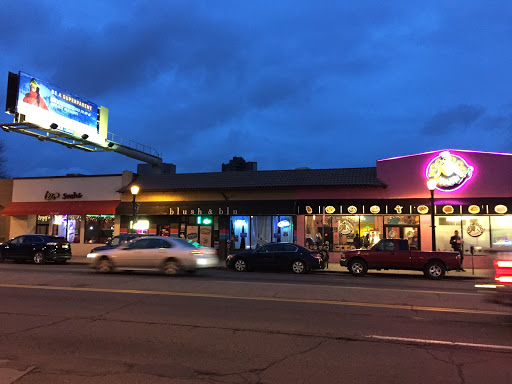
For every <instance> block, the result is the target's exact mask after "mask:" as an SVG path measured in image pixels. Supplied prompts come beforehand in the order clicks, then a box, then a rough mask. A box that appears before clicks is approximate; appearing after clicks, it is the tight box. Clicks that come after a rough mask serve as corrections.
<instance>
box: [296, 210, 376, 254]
mask: <svg viewBox="0 0 512 384" xmlns="http://www.w3.org/2000/svg"><path fill="white" fill-rule="evenodd" d="M366 235H368V241H369V242H368V245H369V246H371V245H373V244H374V243H376V242H378V241H379V240H380V232H378V231H376V229H375V217H374V216H336V215H312V216H306V217H305V241H304V244H305V246H306V248H309V249H319V248H325V247H328V249H329V250H331V251H344V250H349V249H354V248H360V247H361V246H362V245H363V243H362V240H361V237H365V236H366ZM360 242H361V243H360Z"/></svg>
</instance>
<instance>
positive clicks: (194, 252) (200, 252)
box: [191, 249, 203, 255]
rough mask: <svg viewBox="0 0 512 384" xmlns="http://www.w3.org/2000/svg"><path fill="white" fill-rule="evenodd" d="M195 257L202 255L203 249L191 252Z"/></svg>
mask: <svg viewBox="0 0 512 384" xmlns="http://www.w3.org/2000/svg"><path fill="white" fill-rule="evenodd" d="M191 253H192V254H193V255H202V254H203V251H202V250H201V249H194V250H192V252H191Z"/></svg>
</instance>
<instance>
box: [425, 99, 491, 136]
mask: <svg viewBox="0 0 512 384" xmlns="http://www.w3.org/2000/svg"><path fill="white" fill-rule="evenodd" d="M484 113H485V108H484V107H482V106H477V105H467V104H460V105H457V106H455V107H453V108H450V109H447V110H444V111H441V112H438V113H436V114H435V115H434V116H433V117H432V118H431V119H429V120H428V121H427V122H426V123H425V125H424V127H423V133H425V134H428V135H448V134H450V133H453V132H454V131H455V130H458V131H459V133H462V132H461V130H462V131H465V130H467V129H468V128H469V127H470V126H471V125H472V124H474V123H475V122H476V121H477V120H478V119H479V118H481V117H482V116H483V114H484Z"/></svg>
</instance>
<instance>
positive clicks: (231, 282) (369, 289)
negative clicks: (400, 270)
mask: <svg viewBox="0 0 512 384" xmlns="http://www.w3.org/2000/svg"><path fill="white" fill-rule="evenodd" d="M223 283H228V284H242V283H240V282H238V281H223ZM244 283H249V284H261V285H277V286H291V287H297V286H301V287H321V288H338V289H360V290H362V291H364V290H367V291H391V292H411V293H435V294H442V295H463V296H480V295H481V294H480V293H477V292H475V293H473V292H471V293H468V292H453V291H428V290H420V289H402V288H400V289H399V288H368V287H355V286H348V285H347V286H344V285H317V284H302V283H260V282H257V281H255V282H252V281H247V282H244Z"/></svg>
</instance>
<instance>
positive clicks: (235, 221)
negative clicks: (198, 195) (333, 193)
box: [117, 180, 297, 254]
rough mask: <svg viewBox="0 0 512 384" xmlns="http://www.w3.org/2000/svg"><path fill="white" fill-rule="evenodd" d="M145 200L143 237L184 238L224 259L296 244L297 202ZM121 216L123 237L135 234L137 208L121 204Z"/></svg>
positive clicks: (139, 227)
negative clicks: (277, 244) (270, 245)
mask: <svg viewBox="0 0 512 384" xmlns="http://www.w3.org/2000/svg"><path fill="white" fill-rule="evenodd" d="M139 181H141V180H137V182H139ZM142 185H144V186H145V187H148V184H144V183H143V184H142ZM143 190H144V187H141V191H143ZM140 195H141V196H139V197H138V198H140V199H141V200H142V201H141V202H140V203H137V204H138V205H139V206H138V213H137V219H136V221H137V223H136V226H135V229H133V230H134V231H136V232H138V233H144V234H148V235H158V236H170V237H180V238H183V239H187V240H191V241H194V242H197V243H199V244H200V245H202V246H208V247H214V248H216V249H218V250H219V253H222V254H224V253H226V252H227V248H228V247H230V250H231V251H235V252H238V251H244V250H249V249H255V248H257V247H258V246H260V245H263V244H266V243H270V242H289V243H293V242H296V240H297V238H296V232H295V227H296V221H295V218H296V216H295V215H293V212H294V209H295V201H287V200H281V201H270V200H266V201H261V200H258V201H233V202H230V203H229V205H228V204H226V203H225V202H221V201H181V202H179V203H177V202H176V201H159V202H154V201H153V202H148V201H144V194H143V192H142V193H141V194H140ZM117 213H118V214H119V216H120V231H121V232H129V231H131V230H132V228H131V223H132V215H133V202H127V201H124V202H122V203H121V204H120V205H119V207H118V208H117ZM141 223H142V225H141Z"/></svg>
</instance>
